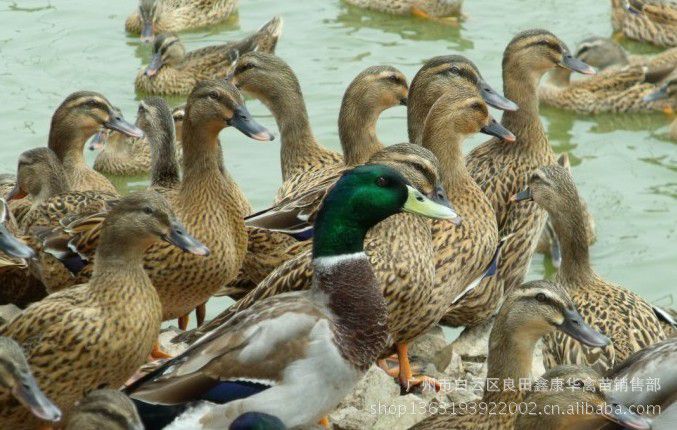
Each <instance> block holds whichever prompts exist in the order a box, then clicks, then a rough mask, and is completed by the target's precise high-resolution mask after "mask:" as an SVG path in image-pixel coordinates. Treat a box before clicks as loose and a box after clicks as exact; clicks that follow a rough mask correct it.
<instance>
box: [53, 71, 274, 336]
mask: <svg viewBox="0 0 677 430" xmlns="http://www.w3.org/2000/svg"><path fill="white" fill-rule="evenodd" d="M183 122H184V123H183V137H182V139H181V145H182V147H183V169H182V170H183V178H182V179H181V182H180V184H178V185H177V186H176V187H174V188H172V189H171V190H167V191H165V192H163V195H164V196H165V197H166V198H167V200H168V201H169V203H170V205H171V207H172V208H173V210H174V211H175V212H176V214H177V217H178V218H179V219H180V220H181V221H182V222H183V223H184V225H186V227H187V229H188V231H189V232H190V233H191V234H193V235H195V237H197V238H198V240H200V241H202V242H204V243H205V245H206V246H207V247H208V248H209V249H210V250H211V253H210V255H209V256H206V258H203V256H196V257H195V258H192V256H189V255H185V254H183V253H181V252H180V250H177V252H174V251H173V250H172V249H171V248H170V247H168V246H163V245H161V244H157V245H155V246H152V247H151V248H149V249H148V251H147V252H146V254H145V256H144V264H145V268H146V270H147V272H148V275H149V276H150V279H151V280H152V282H153V285H155V286H156V287H157V290H158V294H159V296H160V302H161V304H162V309H163V320H169V319H174V318H179V317H182V316H184V315H186V314H188V313H189V312H190V311H192V310H193V309H194V308H195V307H196V306H198V305H200V304H202V303H204V302H206V301H207V299H209V297H210V296H211V295H212V294H214V293H215V292H216V291H218V290H219V289H220V288H221V287H222V286H223V285H225V284H227V283H228V282H230V281H231V280H233V279H234V278H235V276H236V275H237V273H238V271H239V269H240V267H241V265H242V262H243V260H244V256H245V252H246V247H247V234H246V231H245V226H244V220H243V217H244V214H243V213H242V208H243V206H245V205H244V203H243V202H240V201H238V199H240V198H242V197H243V196H244V194H243V193H242V191H241V190H240V188H239V186H238V185H237V183H236V182H235V181H234V180H233V178H232V177H231V176H230V175H229V174H227V172H226V174H223V173H222V172H221V170H220V169H221V168H222V159H221V147H220V145H219V141H218V134H219V132H220V131H221V130H223V129H224V128H226V127H229V126H230V127H233V128H235V129H237V130H239V131H240V132H242V133H243V134H245V135H246V136H248V137H249V138H251V139H254V140H260V141H269V140H272V139H273V135H272V134H271V133H270V132H269V131H268V130H267V129H266V128H265V127H263V126H262V125H260V124H259V123H257V122H256V121H255V120H254V119H253V118H252V116H251V114H250V113H249V111H248V110H247V107H246V105H245V103H244V99H243V97H242V94H240V92H239V91H238V90H237V89H236V88H235V87H234V86H233V85H232V84H230V83H228V82H226V81H225V80H209V81H202V82H200V83H199V84H198V85H196V86H195V88H194V89H193V92H192V93H191V95H190V96H189V97H188V101H187V103H186V113H185V119H184V121H183ZM170 152H171V151H170ZM96 218H97V219H99V221H97V220H96V219H91V218H90V219H89V221H91V222H79V220H78V219H77V218H76V219H75V220H71V221H72V222H73V223H76V225H78V229H76V230H77V231H73V232H72V233H73V235H72V236H68V233H69V230H70V229H63V230H62V231H60V232H58V234H57V235H56V237H52V239H54V240H53V241H52V242H53V243H52V252H53V254H54V255H58V256H59V257H60V258H62V259H66V258H71V257H73V256H74V254H77V255H79V256H81V257H85V258H87V259H88V260H90V261H91V256H90V255H89V254H88V253H89V252H91V249H92V244H93V243H96V238H97V231H99V230H100V228H101V225H102V223H101V221H100V220H101V219H102V217H96ZM103 218H107V217H103ZM83 220H84V221H87V217H85V218H81V219H80V221H83ZM64 233H65V234H66V236H65V237H64V236H62V235H63V234H64ZM48 239H49V238H48ZM186 324H187V321H185V319H184V320H183V322H181V324H180V325H181V326H182V327H183V328H184V329H185V325H186Z"/></svg>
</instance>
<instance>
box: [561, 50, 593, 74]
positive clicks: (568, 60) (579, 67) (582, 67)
mask: <svg viewBox="0 0 677 430" xmlns="http://www.w3.org/2000/svg"><path fill="white" fill-rule="evenodd" d="M559 66H560V67H564V68H565V69H569V70H571V71H574V72H578V73H582V74H584V75H594V74H595V73H597V72H596V71H595V68H594V67H592V66H591V65H589V64H587V63H584V62H583V61H581V60H579V59H578V58H576V57H574V56H573V55H571V53H570V52H565V53H564V56H563V57H562V61H561V62H560V63H559Z"/></svg>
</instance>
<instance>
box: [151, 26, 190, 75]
mask: <svg viewBox="0 0 677 430" xmlns="http://www.w3.org/2000/svg"><path fill="white" fill-rule="evenodd" d="M185 57H186V48H185V47H184V46H183V43H181V40H179V37H178V36H177V35H176V34H173V33H163V34H160V35H158V36H157V37H156V38H155V41H154V42H153V55H152V56H151V58H150V63H149V64H148V66H147V67H146V69H145V71H144V74H145V75H146V76H148V77H149V78H152V77H154V76H155V75H157V74H158V72H159V71H160V69H162V67H164V66H170V67H171V66H175V65H177V64H179V63H181V62H182V61H183V59H184V58H185Z"/></svg>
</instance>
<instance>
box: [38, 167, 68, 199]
mask: <svg viewBox="0 0 677 430" xmlns="http://www.w3.org/2000/svg"><path fill="white" fill-rule="evenodd" d="M45 174H46V175H47V177H46V178H45V180H44V182H43V184H42V186H41V187H40V191H39V192H38V193H37V194H36V195H35V196H32V201H33V203H32V207H34V208H35V207H37V206H38V205H40V204H41V203H42V202H44V201H46V200H47V199H50V198H52V197H54V196H56V195H57V194H62V193H66V192H68V191H70V186H69V185H68V179H67V178H66V176H65V174H64V173H63V171H61V172H57V171H54V170H48V171H47V172H45Z"/></svg>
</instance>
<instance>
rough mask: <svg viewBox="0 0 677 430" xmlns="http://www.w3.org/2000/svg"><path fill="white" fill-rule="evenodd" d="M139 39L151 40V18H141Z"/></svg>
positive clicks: (147, 41)
mask: <svg viewBox="0 0 677 430" xmlns="http://www.w3.org/2000/svg"><path fill="white" fill-rule="evenodd" d="M141 41H142V42H143V43H150V42H152V41H153V21H152V20H151V19H145V18H144V20H143V27H142V28H141Z"/></svg>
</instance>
